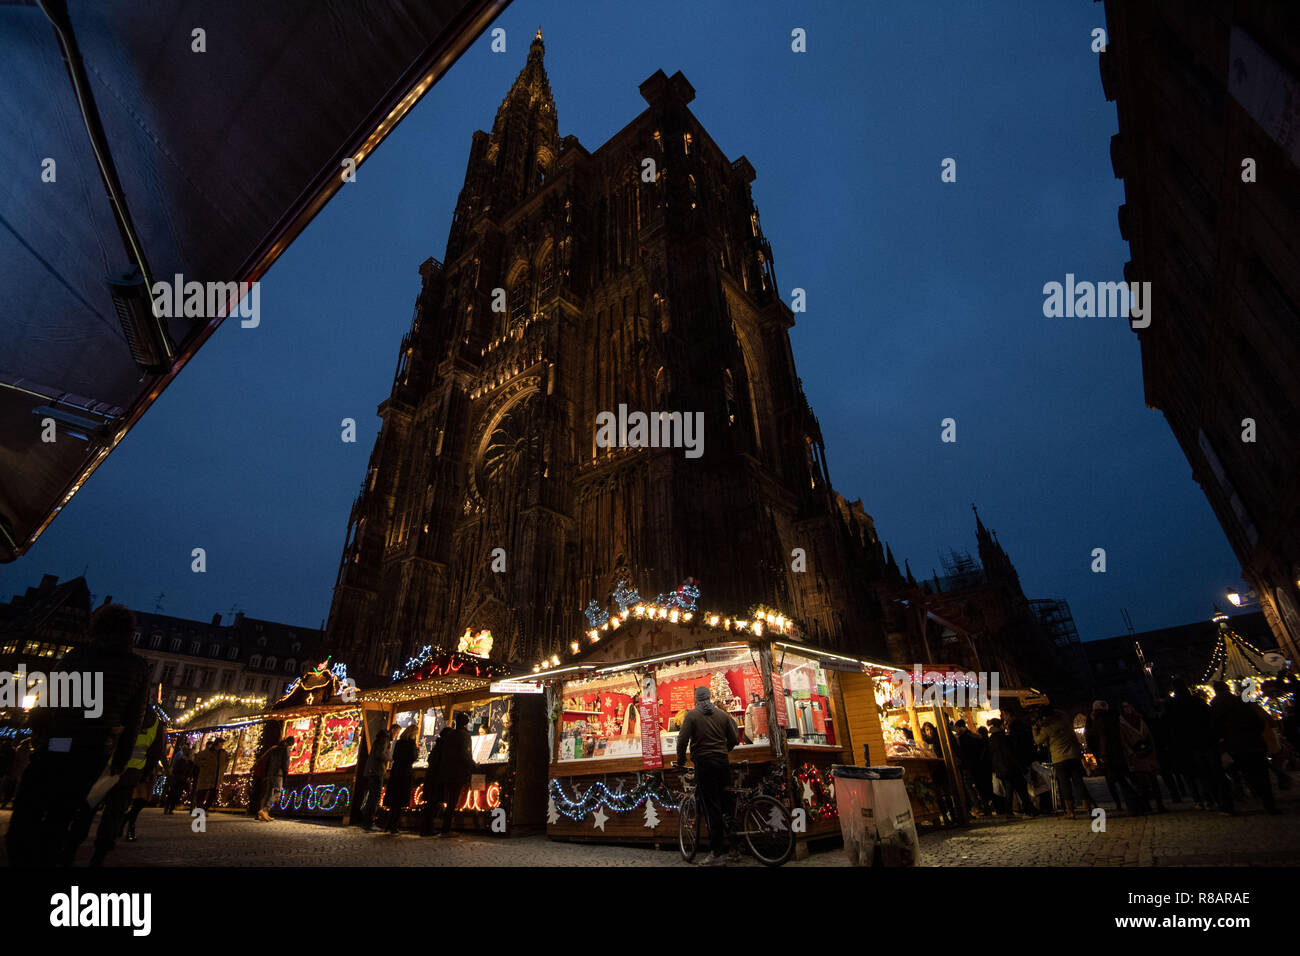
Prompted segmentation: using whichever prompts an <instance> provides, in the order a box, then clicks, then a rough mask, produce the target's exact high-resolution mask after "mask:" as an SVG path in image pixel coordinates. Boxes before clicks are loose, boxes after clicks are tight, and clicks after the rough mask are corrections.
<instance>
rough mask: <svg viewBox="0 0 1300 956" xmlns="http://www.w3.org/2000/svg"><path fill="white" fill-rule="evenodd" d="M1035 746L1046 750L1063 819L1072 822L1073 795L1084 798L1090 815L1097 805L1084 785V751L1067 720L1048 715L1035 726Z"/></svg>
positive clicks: (1062, 717) (1058, 715) (1061, 715)
mask: <svg viewBox="0 0 1300 956" xmlns="http://www.w3.org/2000/svg"><path fill="white" fill-rule="evenodd" d="M1034 743H1036V744H1038V745H1039V746H1040V747H1041V746H1046V747H1047V751H1048V754H1049V755H1050V759H1051V761H1052V773H1053V774H1054V775H1055V777H1056V785H1057V789H1059V790H1060V792H1061V799H1062V800H1064V801H1065V817H1066V819H1067V820H1073V819H1074V796H1075V793H1076V792H1078V793H1080V794H1082V795H1083V803H1084V806H1085V807H1086V808H1087V810H1088V813H1089V815H1091V814H1092V811H1093V810H1094V809H1096V806H1097V805H1096V804H1095V803H1093V802H1092V797H1091V796H1090V795H1089V794H1088V786H1087V784H1085V783H1084V782H1083V748H1082V747H1081V746H1080V745H1079V738H1078V736H1077V735H1076V734H1075V732H1074V726H1073V725H1072V723H1071V722H1070V719H1069V718H1068V717H1066V715H1065V714H1064V713H1062V712H1060V711H1056V712H1054V713H1051V714H1049V715H1048V716H1047V717H1045V718H1044V719H1042V720H1040V721H1039V722H1038V723H1036V724H1035V725H1034Z"/></svg>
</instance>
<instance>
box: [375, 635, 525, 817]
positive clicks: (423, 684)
mask: <svg viewBox="0 0 1300 956" xmlns="http://www.w3.org/2000/svg"><path fill="white" fill-rule="evenodd" d="M491 647H492V638H491V635H490V634H489V633H488V632H486V631H480V632H477V633H475V634H469V633H467V634H466V635H465V636H464V637H463V638H462V639H461V642H460V645H459V646H458V648H457V650H456V651H454V652H448V651H444V650H441V649H435V648H432V647H425V648H424V649H423V650H422V651H421V652H420V654H418V655H416V656H415V657H414V658H412V659H411V660H409V661H408V662H407V663H406V664H405V665H404V666H403V667H402V668H401V669H399V670H398V671H397V672H396V673H394V675H393V683H392V684H391V685H390V686H388V687H384V688H379V689H376V690H367V691H362V692H360V693H359V694H358V695H357V699H358V701H359V702H361V703H363V704H364V705H365V706H366V707H368V708H371V711H370V712H371V714H372V715H375V717H374V718H372V719H370V720H367V722H366V727H365V733H366V740H367V751H368V748H369V746H370V743H371V742H372V741H373V740H374V738H375V735H376V734H377V733H378V732H379V731H380V730H381V729H383V728H384V727H386V726H387V727H395V728H396V733H397V734H402V733H405V732H406V730H407V729H408V728H411V727H414V728H415V729H416V741H417V745H418V750H417V757H416V761H415V773H414V780H415V785H414V787H413V788H412V791H411V795H410V800H409V801H408V803H407V806H405V807H403V808H401V809H402V825H403V826H405V827H410V828H417V827H419V826H420V816H421V814H422V813H423V811H424V809H425V791H426V787H427V789H428V791H429V792H430V794H432V793H433V791H434V787H433V786H432V785H430V782H429V781H428V780H427V779H426V778H427V774H428V771H429V756H430V754H431V753H432V751H433V748H434V745H435V744H436V743H437V740H438V735H439V734H440V733H441V732H442V730H443V729H444V728H446V727H451V726H454V725H455V717H456V714H458V713H464V714H465V715H467V716H468V718H469V725H468V730H469V733H470V736H471V741H472V754H473V758H474V763H475V766H476V772H475V773H474V775H473V776H472V777H471V779H470V784H469V786H468V787H466V788H464V789H463V790H462V791H461V793H460V796H459V797H458V799H457V804H456V812H455V816H454V818H453V822H452V825H453V827H455V828H456V829H458V830H484V831H486V832H491V833H497V834H505V833H510V832H512V831H513V830H515V829H516V828H518V827H526V826H529V825H540V823H541V821H542V811H541V801H542V799H543V797H542V794H543V792H544V786H545V759H544V757H545V755H544V752H542V751H541V748H540V747H539V746H537V744H539V743H540V741H542V740H543V739H544V738H545V727H544V723H543V722H544V713H545V712H544V708H543V705H542V702H541V695H540V689H539V688H538V687H537V686H536V685H534V684H522V685H519V684H514V683H510V682H503V681H502V680H501V678H503V677H504V676H505V675H506V673H507V672H508V668H507V667H506V666H505V665H503V664H500V663H497V662H495V661H492V660H491V659H490V658H489V656H488V655H489V654H490V653H491ZM530 740H531V741H532V742H533V743H534V747H533V748H532V749H533V751H534V753H532V754H531V755H530V753H529V748H528V746H527V743H528V741H530ZM387 800H388V795H387V792H386V791H385V792H384V794H383V805H384V806H385V807H388V806H389V805H388V802H387ZM530 808H531V809H530ZM390 809H391V808H390ZM498 811H501V812H498Z"/></svg>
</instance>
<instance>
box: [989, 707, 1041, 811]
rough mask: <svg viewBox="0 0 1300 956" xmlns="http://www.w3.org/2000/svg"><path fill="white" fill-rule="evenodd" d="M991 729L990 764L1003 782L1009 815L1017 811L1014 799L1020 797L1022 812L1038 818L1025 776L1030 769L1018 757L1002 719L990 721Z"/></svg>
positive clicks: (995, 718) (997, 718) (996, 718)
mask: <svg viewBox="0 0 1300 956" xmlns="http://www.w3.org/2000/svg"><path fill="white" fill-rule="evenodd" d="M989 728H990V731H991V732H990V733H989V741H988V750H989V763H990V764H991V765H992V768H993V772H994V773H995V774H997V777H998V779H999V780H1001V781H1002V792H1003V793H1005V794H1006V800H1007V813H1008V814H1010V813H1011V812H1012V811H1013V810H1014V809H1015V801H1014V797H1019V798H1020V807H1021V810H1022V811H1023V812H1025V813H1027V814H1029V816H1031V817H1036V816H1038V811H1037V810H1035V809H1034V801H1033V800H1032V799H1031V798H1030V796H1029V788H1028V787H1026V786H1025V774H1027V773H1028V772H1029V768H1028V767H1026V766H1025V765H1024V764H1022V763H1021V762H1020V759H1019V758H1018V757H1017V756H1016V748H1015V746H1014V745H1013V744H1012V742H1011V738H1010V737H1008V736H1007V732H1006V731H1005V730H1004V729H1003V728H1002V718H1000V717H994V718H993V719H992V720H990V721H989Z"/></svg>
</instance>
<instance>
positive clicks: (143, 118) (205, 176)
mask: <svg viewBox="0 0 1300 956" xmlns="http://www.w3.org/2000/svg"><path fill="white" fill-rule="evenodd" d="M508 3H509V0H348V2H344V3H323V2H319V0H283V2H277V3H266V2H265V0H224V2H223V3H221V4H218V5H215V6H214V5H213V4H211V3H205V2H203V0H171V2H169V3H167V4H166V5H165V6H159V5H158V4H153V3H140V2H139V0H40V2H39V3H38V2H37V0H9V2H0V63H4V70H3V71H0V128H2V129H4V130H6V131H7V132H9V133H11V135H6V136H0V169H3V170H5V173H6V177H5V183H6V185H5V188H3V189H0V290H3V300H2V301H3V306H2V307H0V561H11V560H13V559H14V558H16V557H17V556H18V555H20V554H22V553H23V552H24V551H26V550H27V549H28V548H29V547H30V546H31V545H32V543H33V542H34V541H35V540H36V538H37V536H39V535H40V533H41V532H42V531H43V530H44V529H45V527H46V526H47V525H48V524H49V522H50V521H51V520H53V518H54V516H55V515H57V514H58V512H59V511H60V510H61V509H62V508H63V506H64V505H66V504H67V502H68V501H69V500H70V498H71V497H72V495H73V494H75V493H76V491H77V490H78V489H79V488H80V487H81V485H82V483H83V482H84V481H85V480H86V479H87V478H88V477H89V475H90V474H91V473H92V472H93V471H94V469H95V468H96V467H97V466H98V465H99V463H100V462H101V461H103V459H104V458H105V456H106V455H107V454H108V453H109V452H110V451H111V450H112V449H113V448H114V447H115V446H116V445H117V443H118V442H119V441H121V440H122V438H123V437H124V436H125V434H126V432H127V431H128V430H129V429H130V428H131V427H132V426H133V425H134V424H135V423H136V422H137V421H138V420H139V418H140V416H141V415H143V414H144V412H145V411H146V410H147V409H148V408H149V406H150V405H151V404H152V402H153V401H154V400H155V399H157V397H158V396H159V394H160V393H161V392H162V390H163V389H164V388H165V387H166V386H167V385H168V384H169V383H170V382H171V381H172V379H173V378H174V377H175V375H176V374H178V373H179V371H180V369H181V368H182V367H184V365H185V363H186V362H187V361H189V359H190V358H191V357H193V355H194V354H195V353H196V352H197V350H198V349H199V347H200V346H202V344H203V343H204V342H205V341H206V340H207V338H208V337H209V336H210V335H211V334H212V333H213V332H214V331H215V330H216V328H217V326H218V325H220V323H221V321H222V318H221V316H222V315H223V314H224V313H225V311H226V309H227V308H228V307H229V303H228V302H226V301H225V300H224V299H223V304H222V305H221V306H219V307H218V308H216V309H215V310H214V311H213V313H211V314H204V315H199V316H192V317H189V318H185V317H182V318H170V319H167V318H162V319H158V318H154V317H153V316H152V315H151V311H152V310H151V309H150V307H149V305H145V306H144V307H143V309H141V307H140V306H139V300H136V302H135V305H134V306H130V305H128V304H127V300H126V299H124V298H123V297H122V296H121V295H120V294H119V295H118V296H116V297H115V296H114V294H113V293H112V291H111V289H110V285H109V281H110V278H115V277H120V276H121V275H122V274H124V273H126V272H128V271H129V270H130V269H132V268H133V267H135V266H137V265H143V266H144V276H145V278H147V279H148V280H149V281H150V282H157V281H162V280H166V281H168V282H172V281H173V280H174V277H175V276H177V275H180V276H183V277H184V279H185V281H187V282H188V281H198V282H203V283H232V282H233V283H240V282H251V281H254V280H257V279H260V278H261V277H262V275H263V274H264V273H265V272H266V270H267V269H268V268H269V267H270V265H271V264H272V263H273V262H274V261H275V260H276V259H277V258H278V257H279V256H280V254H281V253H282V252H283V251H284V250H285V248H286V247H287V246H288V245H289V243H290V242H292V241H293V240H294V238H296V237H297V235H298V234H299V233H300V232H301V231H302V229H303V228H304V227H305V225H306V224H307V223H308V222H309V221H310V220H311V219H312V217H313V216H315V215H316V213H317V212H319V211H320V209H321V207H322V206H323V205H324V204H325V202H326V201H327V200H328V199H329V198H330V196H332V195H333V194H334V192H335V191H336V190H337V189H338V188H339V187H340V186H341V185H342V177H341V175H340V173H341V170H342V169H343V165H342V164H343V161H344V160H345V159H348V158H351V159H353V160H354V161H356V163H357V164H358V165H359V164H360V163H361V162H362V161H363V160H364V159H365V158H366V157H367V156H368V155H369V154H370V153H371V152H372V151H373V150H374V149H375V148H376V147H377V146H378V145H379V143H380V142H381V141H382V140H383V139H384V137H385V136H387V135H388V133H389V132H390V131H391V130H392V128H393V127H394V126H395V125H396V124H397V122H399V121H400V120H401V119H402V118H403V117H404V116H405V115H406V113H407V112H408V111H409V110H410V109H411V107H412V106H414V104H415V103H416V102H418V101H419V99H420V97H421V96H423V95H424V93H425V92H427V91H428V89H429V88H430V87H431V86H432V85H433V83H434V82H436V81H437V80H438V79H439V78H440V77H441V76H442V75H443V74H444V73H445V72H446V71H447V69H448V68H449V67H450V66H451V64H452V63H454V62H455V60H456V59H457V58H458V57H459V56H460V54H461V53H462V52H463V51H464V50H465V49H466V47H467V46H468V45H469V44H470V43H471V42H473V40H474V39H475V38H476V37H477V36H478V35H479V34H480V33H481V32H482V31H483V30H484V29H485V28H486V27H487V26H488V24H489V23H491V21H492V20H493V18H495V17H496V15H497V14H498V13H499V12H500V11H501V10H502V9H504V8H505V6H506V5H507V4H508ZM47 11H48V12H47ZM198 31H202V36H201V38H200V37H199V35H198ZM200 40H201V42H200ZM200 46H202V49H201V50H200V49H199V48H200ZM65 55H66V56H67V62H65ZM141 288H144V287H143V286H137V292H138V290H139V289H141ZM128 298H129V296H128ZM145 301H146V302H148V299H147V298H146V299H145ZM122 313H126V314H127V315H128V316H134V323H135V324H134V325H133V324H132V320H130V319H126V320H124V319H120V318H119V315H121V314H122ZM250 321H251V318H250ZM128 329H131V330H132V331H131V335H132V339H128V334H127V330H128ZM142 329H143V330H145V331H144V332H143V333H142V332H141V330H142ZM142 334H143V336H144V339H143V341H145V346H144V347H143V348H142V347H141V341H142V339H141V335H142ZM304 334H308V331H307V330H304ZM129 341H131V342H132V345H128V342H129ZM150 348H152V349H153V350H154V354H155V356H157V360H156V361H154V360H150V359H149V357H148V353H149V351H150ZM142 356H143V358H142ZM138 360H139V362H140V364H137V361H138ZM47 418H53V419H54V420H55V421H56V422H57V423H58V429H59V436H58V440H57V441H54V442H45V441H42V440H41V437H42V431H43V427H42V424H41V423H42V421H43V420H44V419H47Z"/></svg>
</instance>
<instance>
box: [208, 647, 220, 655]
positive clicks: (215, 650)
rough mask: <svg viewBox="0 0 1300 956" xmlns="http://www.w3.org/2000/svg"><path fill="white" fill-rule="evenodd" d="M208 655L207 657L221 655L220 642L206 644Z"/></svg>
mask: <svg viewBox="0 0 1300 956" xmlns="http://www.w3.org/2000/svg"><path fill="white" fill-rule="evenodd" d="M208 656H209V657H220V656H221V645H220V644H209V645H208Z"/></svg>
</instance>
